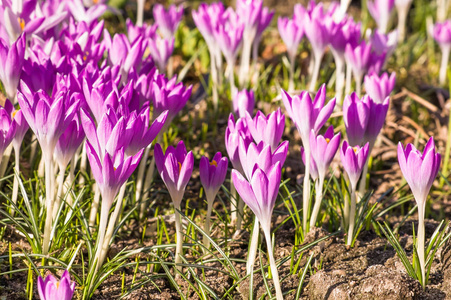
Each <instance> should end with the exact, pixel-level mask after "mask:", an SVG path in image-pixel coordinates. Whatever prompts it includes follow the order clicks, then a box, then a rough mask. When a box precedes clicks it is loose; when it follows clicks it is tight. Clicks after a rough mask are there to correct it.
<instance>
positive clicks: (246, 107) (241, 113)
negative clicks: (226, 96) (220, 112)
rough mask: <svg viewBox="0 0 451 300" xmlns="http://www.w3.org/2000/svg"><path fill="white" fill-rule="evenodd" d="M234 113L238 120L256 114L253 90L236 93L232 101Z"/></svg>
mask: <svg viewBox="0 0 451 300" xmlns="http://www.w3.org/2000/svg"><path fill="white" fill-rule="evenodd" d="M232 105H233V112H234V113H235V115H236V116H237V117H238V118H244V117H245V116H246V113H249V114H250V115H253V114H254V107H255V97H254V91H253V90H246V89H244V90H242V91H238V92H235V95H234V96H233V100H232Z"/></svg>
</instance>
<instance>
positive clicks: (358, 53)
mask: <svg viewBox="0 0 451 300" xmlns="http://www.w3.org/2000/svg"><path fill="white" fill-rule="evenodd" d="M371 50H372V49H371V43H367V42H365V41H362V42H361V43H360V44H359V45H357V46H355V47H352V46H351V45H350V44H347V45H346V50H345V59H346V63H347V64H348V65H349V66H350V67H351V69H352V73H353V74H354V77H355V80H356V82H361V80H362V77H363V75H364V74H365V73H366V72H368V68H369V65H370V62H371Z"/></svg>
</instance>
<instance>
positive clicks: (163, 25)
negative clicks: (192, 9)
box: [153, 3, 183, 40]
mask: <svg viewBox="0 0 451 300" xmlns="http://www.w3.org/2000/svg"><path fill="white" fill-rule="evenodd" d="M153 18H154V20H155V23H156V24H157V25H158V30H159V31H160V32H161V34H162V35H163V37H164V38H165V39H168V40H171V39H172V38H173V37H174V35H175V32H176V31H177V27H178V26H179V24H180V21H181V20H182V18H183V6H182V5H179V6H176V5H170V6H169V8H168V9H167V10H166V9H165V8H164V6H163V5H162V4H158V3H157V4H155V6H154V7H153Z"/></svg>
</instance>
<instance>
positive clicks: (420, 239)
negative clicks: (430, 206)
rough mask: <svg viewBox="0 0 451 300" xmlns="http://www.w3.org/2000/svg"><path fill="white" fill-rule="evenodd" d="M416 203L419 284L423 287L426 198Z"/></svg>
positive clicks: (424, 274) (424, 284) (424, 279)
mask: <svg viewBox="0 0 451 300" xmlns="http://www.w3.org/2000/svg"><path fill="white" fill-rule="evenodd" d="M417 203H418V235H417V252H418V259H419V260H420V268H421V276H422V280H421V284H422V286H423V288H424V287H425V286H426V284H427V282H426V271H425V254H424V250H425V249H424V240H425V232H424V206H425V205H426V199H425V200H424V201H421V202H417Z"/></svg>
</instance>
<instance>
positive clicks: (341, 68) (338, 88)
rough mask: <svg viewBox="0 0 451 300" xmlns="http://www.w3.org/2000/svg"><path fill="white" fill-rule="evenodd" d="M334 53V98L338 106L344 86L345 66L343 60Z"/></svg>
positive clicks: (340, 102) (341, 100) (341, 99)
mask: <svg viewBox="0 0 451 300" xmlns="http://www.w3.org/2000/svg"><path fill="white" fill-rule="evenodd" d="M332 53H334V60H335V74H336V79H335V98H336V99H337V102H338V103H339V104H342V103H343V89H344V86H345V64H344V59H343V58H342V57H340V55H339V54H335V51H334V52H332Z"/></svg>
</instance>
